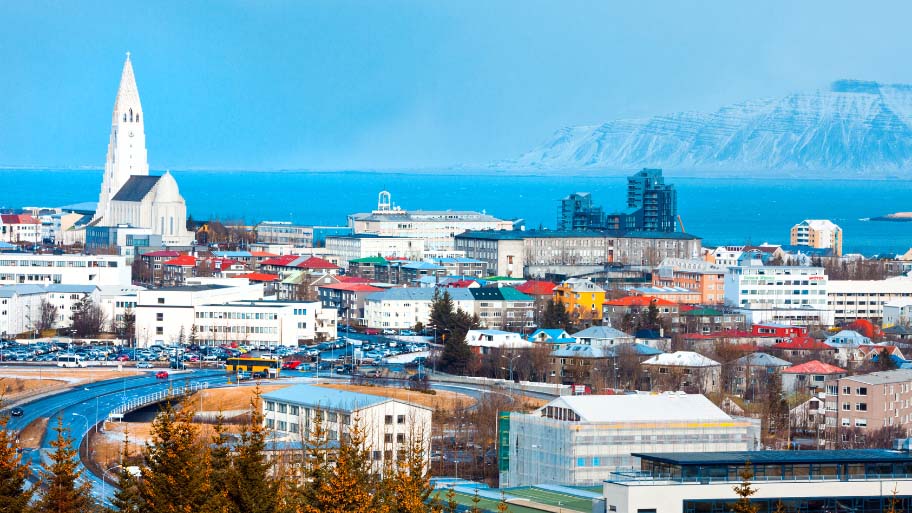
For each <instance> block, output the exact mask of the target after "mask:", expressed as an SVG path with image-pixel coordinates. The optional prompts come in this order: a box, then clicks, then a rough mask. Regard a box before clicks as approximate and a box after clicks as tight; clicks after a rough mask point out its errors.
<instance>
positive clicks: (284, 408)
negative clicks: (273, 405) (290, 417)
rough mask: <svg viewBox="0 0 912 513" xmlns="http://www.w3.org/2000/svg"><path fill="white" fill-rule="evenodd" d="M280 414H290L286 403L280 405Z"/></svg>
mask: <svg viewBox="0 0 912 513" xmlns="http://www.w3.org/2000/svg"><path fill="white" fill-rule="evenodd" d="M279 413H288V405H287V404H285V403H279Z"/></svg>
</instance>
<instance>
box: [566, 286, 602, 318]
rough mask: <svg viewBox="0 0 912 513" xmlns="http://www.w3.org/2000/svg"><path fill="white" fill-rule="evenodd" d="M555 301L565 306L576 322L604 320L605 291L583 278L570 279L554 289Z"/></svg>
mask: <svg viewBox="0 0 912 513" xmlns="http://www.w3.org/2000/svg"><path fill="white" fill-rule="evenodd" d="M554 300H555V301H557V302H558V303H561V304H562V305H564V308H566V309H567V312H568V313H570V316H571V318H573V319H574V320H576V319H579V320H592V321H600V320H602V305H603V304H604V303H605V289H603V288H601V287H599V286H598V285H596V284H595V283H592V282H591V281H589V280H586V279H583V278H570V279H568V280H566V281H564V282H563V283H561V284H560V285H558V286H557V287H555V288H554Z"/></svg>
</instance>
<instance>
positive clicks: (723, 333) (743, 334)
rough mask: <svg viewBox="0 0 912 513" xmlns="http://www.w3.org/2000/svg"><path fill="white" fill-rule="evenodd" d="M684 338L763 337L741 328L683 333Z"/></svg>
mask: <svg viewBox="0 0 912 513" xmlns="http://www.w3.org/2000/svg"><path fill="white" fill-rule="evenodd" d="M684 338H685V339H690V340H712V339H716V338H764V337H761V336H758V335H755V334H753V333H751V332H749V331H742V330H725V331H717V332H715V333H685V334H684Z"/></svg>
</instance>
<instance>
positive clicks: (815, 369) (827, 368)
mask: <svg viewBox="0 0 912 513" xmlns="http://www.w3.org/2000/svg"><path fill="white" fill-rule="evenodd" d="M782 372H785V373H788V374H843V373H845V370H844V369H840V368H839V367H837V366H835V365H830V364H828V363H823V362H821V361H819V360H811V361H809V362H806V363H802V364H799V365H793V366H791V367H789V368H788V369H783V370H782Z"/></svg>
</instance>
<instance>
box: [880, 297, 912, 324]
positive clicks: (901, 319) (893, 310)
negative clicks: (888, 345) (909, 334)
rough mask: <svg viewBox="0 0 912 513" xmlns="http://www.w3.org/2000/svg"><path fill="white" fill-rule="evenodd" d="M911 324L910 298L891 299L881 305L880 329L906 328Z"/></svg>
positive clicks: (911, 307)
mask: <svg viewBox="0 0 912 513" xmlns="http://www.w3.org/2000/svg"><path fill="white" fill-rule="evenodd" d="M910 322H912V298H909V299H893V300H891V301H887V302H886V303H884V304H883V322H882V323H881V327H882V328H885V329H886V328H891V327H893V326H908V325H909V323H910Z"/></svg>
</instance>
